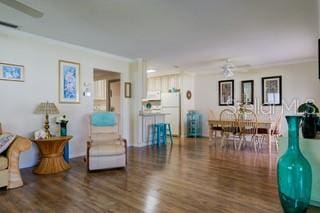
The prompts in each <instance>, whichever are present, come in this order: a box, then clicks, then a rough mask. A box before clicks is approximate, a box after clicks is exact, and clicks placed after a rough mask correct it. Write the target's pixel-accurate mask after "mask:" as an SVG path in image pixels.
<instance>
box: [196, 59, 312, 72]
mask: <svg viewBox="0 0 320 213" xmlns="http://www.w3.org/2000/svg"><path fill="white" fill-rule="evenodd" d="M310 62H318V59H317V58H315V57H309V58H301V59H294V60H288V61H282V62H275V63H269V64H260V65H254V66H252V67H250V68H249V69H248V72H245V73H250V72H254V71H256V70H259V69H269V68H273V67H282V66H288V65H294V64H304V63H310ZM192 73H194V74H195V76H198V75H221V72H215V71H214V70H212V71H204V72H198V73H197V72H192Z"/></svg>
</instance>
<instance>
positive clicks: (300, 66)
mask: <svg viewBox="0 0 320 213" xmlns="http://www.w3.org/2000/svg"><path fill="white" fill-rule="evenodd" d="M275 75H281V76H282V99H283V102H285V103H288V105H290V103H292V102H293V101H294V100H297V101H298V102H299V103H302V102H304V101H305V100H307V99H314V100H315V101H316V104H317V105H318V106H320V83H319V79H318V63H317V62H315V61H313V62H301V63H297V64H289V65H278V66H273V67H265V68H259V69H255V70H251V71H250V72H247V73H236V74H235V75H234V77H233V78H230V79H234V80H235V100H236V101H240V97H241V94H240V93H241V92H240V88H241V81H242V80H254V97H255V99H256V100H258V101H260V103H261V96H262V95H261V94H262V92H261V78H262V77H267V76H275ZM225 79H226V78H224V76H223V75H217V74H203V75H197V76H195V79H194V90H195V91H194V97H195V100H194V104H195V109H196V110H199V111H200V112H201V113H202V114H203V135H205V136H207V135H208V127H207V122H206V121H207V119H208V110H209V109H213V111H214V112H215V115H216V116H218V115H219V112H220V111H221V110H222V109H224V108H225V107H222V106H218V105H219V103H218V81H219V80H225ZM255 107H256V108H258V106H255ZM283 107H284V114H285V115H287V114H294V113H295V109H294V107H291V109H289V110H288V109H286V107H285V105H283ZM263 109H264V110H269V108H268V107H263ZM281 110H282V107H280V106H279V107H275V113H277V112H280V111H281ZM282 124H283V127H284V132H285V131H286V122H285V119H283V121H282Z"/></svg>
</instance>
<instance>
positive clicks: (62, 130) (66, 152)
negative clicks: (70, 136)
mask: <svg viewBox="0 0 320 213" xmlns="http://www.w3.org/2000/svg"><path fill="white" fill-rule="evenodd" d="M60 136H67V122H64V123H60ZM63 158H64V160H65V161H67V162H69V143H66V145H65V146H64V148H63Z"/></svg>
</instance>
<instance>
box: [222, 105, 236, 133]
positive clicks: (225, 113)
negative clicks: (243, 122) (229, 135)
mask: <svg viewBox="0 0 320 213" xmlns="http://www.w3.org/2000/svg"><path fill="white" fill-rule="evenodd" d="M236 122H237V115H236V113H235V112H234V111H233V110H231V109H224V110H222V111H221V112H220V125H221V128H222V131H223V132H233V133H234V132H235V131H236Z"/></svg>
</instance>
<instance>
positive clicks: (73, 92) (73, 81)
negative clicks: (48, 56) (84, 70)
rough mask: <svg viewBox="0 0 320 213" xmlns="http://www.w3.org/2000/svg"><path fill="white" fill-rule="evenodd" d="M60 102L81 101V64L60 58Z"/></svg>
mask: <svg viewBox="0 0 320 213" xmlns="http://www.w3.org/2000/svg"><path fill="white" fill-rule="evenodd" d="M59 102H60V103H75V104H78V103H80V64H79V63H75V62H70V61H63V60H59Z"/></svg>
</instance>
